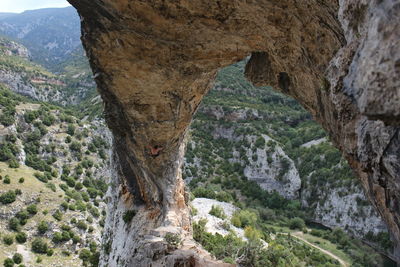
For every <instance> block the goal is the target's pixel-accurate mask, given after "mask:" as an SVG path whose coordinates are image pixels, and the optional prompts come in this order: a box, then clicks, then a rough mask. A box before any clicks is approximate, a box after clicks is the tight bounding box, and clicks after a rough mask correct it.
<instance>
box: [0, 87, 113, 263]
mask: <svg viewBox="0 0 400 267" xmlns="http://www.w3.org/2000/svg"><path fill="white" fill-rule="evenodd" d="M0 109H1V116H0V117H1V124H2V125H1V126H0V132H1V143H0V160H1V161H2V162H0V178H1V181H0V182H1V187H0V200H1V216H0V229H1V230H0V232H1V241H2V242H1V244H0V251H1V252H0V261H1V262H3V261H4V260H5V259H6V258H7V257H12V256H13V255H15V254H16V253H19V254H21V255H22V256H23V263H24V264H25V266H82V261H81V259H80V258H83V259H84V261H88V262H89V261H91V262H93V263H94V264H95V262H96V261H97V260H98V250H99V249H100V247H99V246H100V240H101V239H100V238H101V229H102V225H103V224H104V218H105V212H106V211H105V203H104V194H105V193H106V190H107V178H108V177H109V175H110V173H109V168H108V160H107V159H108V157H109V156H108V151H109V150H108V148H109V140H108V138H109V135H108V133H107V131H105V130H104V125H103V123H102V122H99V121H93V122H80V121H79V120H77V119H76V118H75V117H74V116H73V115H71V113H70V112H68V111H67V110H63V109H60V108H58V107H55V106H51V105H48V104H45V103H39V102H36V103H34V102H32V101H29V100H27V99H25V98H22V97H19V96H16V95H14V94H13V93H11V92H10V91H8V90H7V89H5V88H4V87H3V86H1V89H0ZM81 255H83V256H81ZM79 257H80V258H79Z"/></svg>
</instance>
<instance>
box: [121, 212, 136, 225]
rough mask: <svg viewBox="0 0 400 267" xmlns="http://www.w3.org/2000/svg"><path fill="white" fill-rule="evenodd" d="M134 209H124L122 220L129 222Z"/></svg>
mask: <svg viewBox="0 0 400 267" xmlns="http://www.w3.org/2000/svg"><path fill="white" fill-rule="evenodd" d="M135 215H136V211H135V210H127V211H125V213H124V215H123V216H122V219H123V220H124V222H125V223H130V222H131V221H132V219H133V217H135Z"/></svg>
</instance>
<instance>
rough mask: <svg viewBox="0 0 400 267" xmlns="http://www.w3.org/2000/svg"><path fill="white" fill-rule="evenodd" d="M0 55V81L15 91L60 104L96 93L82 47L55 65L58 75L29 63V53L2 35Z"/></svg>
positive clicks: (30, 54) (83, 98) (30, 53)
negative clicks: (61, 62) (69, 57)
mask: <svg viewBox="0 0 400 267" xmlns="http://www.w3.org/2000/svg"><path fill="white" fill-rule="evenodd" d="M0 56H1V59H0V82H1V83H3V84H5V85H7V86H8V88H10V89H11V90H13V91H14V92H16V93H18V94H21V95H24V96H29V97H30V98H32V99H35V100H40V101H45V102H50V103H57V104H59V105H62V106H67V105H69V106H71V105H78V104H79V103H81V102H82V101H85V100H86V99H90V98H91V97H92V96H93V95H94V94H95V84H94V82H93V79H92V74H91V71H90V70H89V68H88V65H87V61H86V59H85V57H84V53H83V51H81V50H77V51H76V52H75V53H74V54H73V57H72V58H71V59H69V60H68V61H66V62H64V63H63V64H62V65H59V66H58V70H59V72H60V74H61V75H60V74H54V73H51V72H50V71H48V70H47V69H45V68H44V67H42V66H41V65H38V64H36V63H34V62H32V61H31V59H32V52H30V51H29V50H28V49H27V48H26V47H25V46H23V45H21V44H19V43H17V42H15V41H11V40H10V39H7V38H5V37H1V38H0ZM70 61H73V62H74V63H75V65H74V64H72V63H71V62H70Z"/></svg>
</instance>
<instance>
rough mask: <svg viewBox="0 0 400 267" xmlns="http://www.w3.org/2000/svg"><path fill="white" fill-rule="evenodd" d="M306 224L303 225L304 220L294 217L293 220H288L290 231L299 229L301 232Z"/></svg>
mask: <svg viewBox="0 0 400 267" xmlns="http://www.w3.org/2000/svg"><path fill="white" fill-rule="evenodd" d="M305 226H306V224H305V223H304V220H303V219H302V218H299V217H295V218H293V219H290V221H289V228H290V229H299V230H302V229H303V228H304V227H305Z"/></svg>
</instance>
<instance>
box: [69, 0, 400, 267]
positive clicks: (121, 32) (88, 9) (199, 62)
mask: <svg viewBox="0 0 400 267" xmlns="http://www.w3.org/2000/svg"><path fill="white" fill-rule="evenodd" d="M69 2H70V3H71V4H72V5H73V6H74V7H75V8H76V9H77V10H78V12H79V14H80V16H81V20H82V41H83V44H84V46H85V49H86V51H87V55H88V56H89V59H90V63H91V67H92V69H93V72H94V76H95V79H96V82H97V85H98V89H99V92H100V94H101V96H102V98H103V101H104V103H105V115H106V120H107V123H108V125H109V127H110V129H111V130H112V132H113V135H114V153H113V162H114V163H113V165H114V166H113V167H114V169H115V170H114V177H113V186H112V190H111V191H112V192H111V194H109V204H108V205H109V213H108V217H107V222H106V228H105V236H104V238H105V241H104V242H105V243H104V246H105V247H106V252H107V253H103V254H102V256H101V261H102V264H103V265H105V264H106V263H107V264H108V266H150V265H151V266H198V265H199V266H200V265H201V266H213V265H215V264H217V263H215V262H214V263H213V262H212V261H211V260H210V259H209V258H208V257H207V255H206V253H204V252H203V251H201V249H199V248H197V247H196V245H195V244H194V243H193V242H191V238H190V221H189V214H188V208H187V201H186V199H185V191H184V184H183V182H182V179H181V171H180V167H181V164H182V159H183V155H184V143H185V142H184V139H185V133H186V131H187V128H188V126H189V125H190V122H191V119H192V116H193V114H194V113H195V112H196V110H197V108H198V106H199V104H200V102H201V99H202V97H203V96H204V95H205V94H206V93H207V92H208V90H209V88H210V86H211V84H212V81H213V79H214V77H215V74H216V72H217V70H218V69H219V68H221V67H223V66H226V65H229V64H231V63H234V62H237V61H239V60H241V59H243V58H244V57H246V56H248V55H251V58H250V60H249V62H248V64H247V66H246V76H247V77H248V78H249V79H250V80H251V81H252V82H253V83H255V84H257V85H271V86H273V87H275V88H276V89H277V90H280V91H282V92H283V93H285V94H288V95H291V96H292V97H294V98H295V99H297V100H298V101H299V102H300V103H301V104H302V105H303V106H304V107H306V108H307V109H308V110H309V111H310V112H311V113H312V114H313V116H314V117H315V119H316V120H317V121H318V122H320V123H321V124H322V125H323V127H324V128H325V129H326V130H327V131H328V132H329V133H330V135H331V138H332V140H333V142H334V143H335V145H336V146H337V147H338V148H340V149H341V150H342V152H343V154H344V155H345V157H346V158H347V160H348V161H349V163H350V165H351V167H352V168H353V169H354V170H355V171H356V173H357V175H358V177H359V178H360V179H361V181H362V184H363V186H364V189H365V190H366V193H367V195H368V196H369V198H370V199H371V201H372V202H373V204H374V205H375V206H376V207H377V209H378V211H379V212H380V214H381V215H382V217H383V219H384V220H385V221H386V223H387V224H388V226H389V228H390V230H391V232H392V235H393V237H394V238H395V240H396V242H397V244H399V243H400V190H399V189H400V188H399V187H400V164H399V162H400V159H399V157H400V153H399V150H400V138H399V129H400V128H399V125H400V104H399V103H400V92H399V90H400V89H399V88H400V84H399V79H396V77H398V76H399V74H400V70H399V66H400V65H399V62H400V52H399V49H398V47H399V36H400V32H399V29H400V19H399V15H398V14H400V12H399V11H400V3H396V1H395V0H382V1H367V0H362V1H355V0H341V1H339V2H338V1H331V0H309V1H296V0H280V1H272V0H216V1H206V0H174V1H172V0H170V1H169V0H135V1H126V0H69ZM396 47H397V49H396ZM132 209H134V210H136V212H137V214H136V215H135V216H134V218H133V219H132V221H131V222H125V221H124V220H123V219H122V217H123V214H124V212H126V211H127V210H132ZM167 232H172V233H176V234H178V235H180V236H181V237H182V238H183V239H184V240H185V242H184V245H183V247H182V248H181V249H179V250H174V249H170V248H168V246H167V245H166V243H165V242H163V236H164V235H165V233H167ZM203 256H204V257H203Z"/></svg>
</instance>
